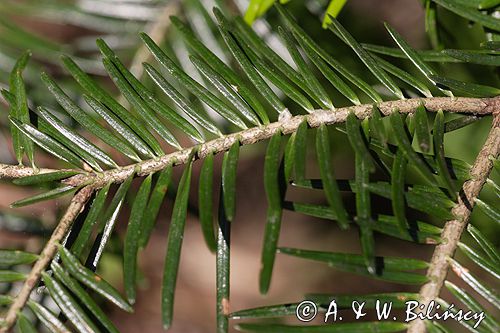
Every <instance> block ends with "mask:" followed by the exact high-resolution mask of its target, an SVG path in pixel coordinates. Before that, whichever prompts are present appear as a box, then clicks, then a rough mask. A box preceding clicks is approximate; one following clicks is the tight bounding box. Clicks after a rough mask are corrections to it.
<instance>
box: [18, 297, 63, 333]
mask: <svg viewBox="0 0 500 333" xmlns="http://www.w3.org/2000/svg"><path fill="white" fill-rule="evenodd" d="M27 304H28V306H29V308H30V309H31V311H33V313H34V314H35V316H36V317H37V318H38V319H39V320H40V322H41V323H42V324H44V325H45V326H46V327H47V328H48V329H49V330H50V332H54V333H67V332H70V331H69V330H68V329H67V328H66V326H64V324H63V323H61V321H60V320H59V319H58V318H57V316H56V315H55V314H53V313H52V312H51V311H50V310H48V309H47V308H45V307H43V306H41V305H39V304H38V303H35V302H33V301H28V303H27Z"/></svg>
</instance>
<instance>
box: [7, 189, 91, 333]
mask: <svg viewBox="0 0 500 333" xmlns="http://www.w3.org/2000/svg"><path fill="white" fill-rule="evenodd" d="M93 191H94V188H92V187H90V186H87V187H84V188H83V189H81V190H80V191H79V192H78V193H77V194H76V195H75V196H74V197H73V199H72V200H71V203H70V205H69V206H68V209H67V210H66V212H65V213H64V215H63V217H62V218H61V220H60V221H59V224H58V225H57V227H56V228H55V230H54V232H53V233H52V236H51V237H50V239H49V241H48V242H47V244H46V245H45V247H44V248H43V251H42V253H41V254H40V258H39V259H38V260H37V261H36V262H35V264H34V265H33V268H32V269H31V272H30V273H29V275H28V277H27V278H26V281H25V282H24V284H23V286H22V288H21V291H20V292H19V294H18V295H17V296H16V297H15V299H14V302H13V303H12V305H11V306H10V308H9V310H8V311H7V314H6V316H5V319H4V322H3V326H2V327H0V333H6V332H8V331H9V329H10V328H11V327H12V326H13V325H14V324H15V322H16V319H17V313H18V312H20V311H22V309H23V308H24V306H25V305H26V303H27V302H28V300H29V297H30V295H31V292H32V291H33V289H34V288H35V287H36V286H37V284H38V281H39V280H40V277H41V275H42V272H43V271H44V270H45V269H46V268H47V266H48V265H49V264H50V262H51V261H52V259H53V258H54V256H55V254H56V253H57V244H58V243H59V242H60V241H61V240H62V239H63V238H64V236H65V235H66V234H67V232H68V230H69V229H70V228H71V225H72V224H73V221H74V220H75V219H76V217H77V216H78V214H80V212H81V211H82V210H83V208H84V207H85V204H86V203H87V200H88V199H89V198H90V196H91V195H92V192H93Z"/></svg>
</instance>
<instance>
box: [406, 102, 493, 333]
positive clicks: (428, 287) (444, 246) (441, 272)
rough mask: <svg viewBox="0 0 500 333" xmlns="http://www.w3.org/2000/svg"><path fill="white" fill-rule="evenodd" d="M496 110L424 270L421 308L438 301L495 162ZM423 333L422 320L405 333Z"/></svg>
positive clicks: (423, 323)
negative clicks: (489, 128) (486, 135)
mask: <svg viewBox="0 0 500 333" xmlns="http://www.w3.org/2000/svg"><path fill="white" fill-rule="evenodd" d="M499 106H500V104H497V108H496V110H494V117H493V124H492V127H491V130H490V133H489V135H488V138H487V139H486V142H485V143H484V145H483V148H482V149H481V151H480V152H479V155H478V156H477V158H476V161H475V162H474V165H473V166H472V168H471V170H470V176H471V178H470V179H469V180H467V181H466V182H465V183H464V185H463V187H462V190H461V191H460V196H459V199H458V203H457V205H456V206H455V207H454V208H453V210H452V212H453V215H454V216H455V219H454V220H452V221H448V222H446V224H445V226H444V228H443V231H442V232H441V239H442V243H440V244H439V245H437V246H436V248H435V250H434V254H433V255H432V259H431V263H430V266H429V269H428V270H427V277H428V279H429V282H427V283H426V284H425V285H423V286H422V288H421V289H420V294H419V295H420V298H419V301H420V303H421V304H425V305H428V304H429V302H430V301H432V300H436V299H437V298H438V297H439V293H440V291H441V288H442V287H443V284H444V281H445V279H446V275H447V273H448V270H449V262H448V259H449V258H451V257H453V255H454V253H455V251H456V249H457V246H458V242H459V241H460V237H461V236H462V233H463V232H464V230H465V227H466V226H467V223H468V222H469V219H470V216H471V213H472V209H473V208H474V205H475V200H476V198H477V197H478V196H479V193H480V192H481V189H482V188H483V186H484V183H485V182H486V180H487V179H488V177H489V174H490V172H491V169H492V168H493V161H492V159H491V158H492V157H493V158H495V159H496V158H498V154H499V151H500V126H499V124H500V107H499ZM425 331H426V328H425V322H424V321H423V320H414V321H413V322H412V323H411V325H410V327H409V329H408V333H422V332H425Z"/></svg>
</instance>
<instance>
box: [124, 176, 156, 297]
mask: <svg viewBox="0 0 500 333" xmlns="http://www.w3.org/2000/svg"><path fill="white" fill-rule="evenodd" d="M152 178H153V174H150V175H149V176H148V177H146V179H144V181H143V182H142V184H141V186H140V187H139V190H138V191H137V195H136V197H135V198H134V203H133V204H132V209H131V211H130V218H129V221H128V226H127V233H126V234H125V240H124V242H123V281H124V284H125V294H126V295H127V299H128V302H129V303H130V304H134V303H135V298H136V293H135V286H136V275H137V253H138V251H139V240H140V238H141V233H142V227H143V226H142V222H143V216H144V214H145V211H146V210H147V209H148V198H149V193H150V191H151V179H152Z"/></svg>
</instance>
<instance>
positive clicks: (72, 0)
mask: <svg viewBox="0 0 500 333" xmlns="http://www.w3.org/2000/svg"><path fill="white" fill-rule="evenodd" d="M425 3H426V1H419V0H377V1H366V0H349V1H347V3H346V5H345V7H344V8H343V10H342V12H341V13H340V14H339V20H340V22H341V23H342V24H343V25H344V26H345V27H346V28H347V30H349V31H350V32H351V33H352V34H353V35H354V36H355V37H356V38H357V39H358V40H359V41H360V42H364V43H370V44H378V45H387V46H391V47H394V46H395V45H394V44H393V42H392V39H391V38H390V36H389V34H387V33H386V31H385V29H384V26H383V24H382V22H383V21H386V22H388V23H390V24H391V25H392V26H394V27H395V28H396V29H397V30H398V31H399V32H400V33H401V34H402V35H403V36H404V37H405V38H406V39H407V40H408V41H409V43H410V44H411V45H412V46H413V47H415V48H416V49H431V48H433V46H434V47H435V48H437V49H439V48H443V47H444V48H455V49H477V48H478V47H479V45H480V44H481V43H483V42H485V41H486V40H491V39H493V40H495V39H496V38H498V37H497V36H494V35H491V34H490V33H488V32H485V31H484V30H483V29H482V28H481V27H480V26H479V25H477V24H473V23H471V22H469V21H468V20H466V19H464V18H461V17H459V16H457V15H455V14H452V13H450V12H449V11H447V10H445V9H443V8H441V7H438V8H437V15H438V17H439V42H438V43H434V45H433V43H431V41H430V40H429V38H428V35H427V34H426V32H425V16H426V11H425V8H424V5H425ZM215 5H220V6H221V8H224V9H225V10H227V11H228V12H229V13H231V14H232V15H235V14H236V13H238V12H240V13H243V12H244V10H245V9H246V8H247V6H248V1H246V0H236V1H223V0H219V1H214V0H185V1H176V0H22V1H21V0H2V1H1V2H0V85H2V87H6V85H7V83H8V73H9V72H10V70H11V69H12V67H13V64H14V63H15V59H16V58H17V57H18V56H19V55H20V54H21V52H23V51H24V50H26V49H30V50H31V51H32V53H33V58H34V60H35V61H31V62H30V64H29V66H28V68H27V70H26V72H25V79H26V83H27V89H28V92H29V98H30V103H31V104H32V106H37V105H42V104H43V105H45V106H52V107H53V109H54V110H56V111H57V108H58V106H56V103H55V101H54V100H53V98H52V96H51V95H50V94H48V93H47V91H46V88H45V87H44V86H43V85H42V84H40V77H39V73H40V72H41V71H42V70H44V71H47V72H49V73H50V74H52V75H53V76H55V77H56V78H57V80H58V82H59V83H60V84H61V86H62V87H63V88H64V90H65V91H66V92H68V93H69V94H70V95H71V96H72V97H74V98H75V99H76V100H78V98H79V97H78V93H77V92H76V89H75V86H76V84H75V82H74V81H73V79H71V78H69V77H68V76H67V73H66V72H65V71H64V69H62V67H61V66H60V60H59V57H60V55H61V54H69V55H71V56H72V57H73V59H75V61H76V62H77V63H78V64H79V65H81V66H82V68H84V69H85V70H86V71H87V72H89V73H91V74H93V75H94V76H95V77H96V78H98V79H99V80H100V81H101V82H102V84H105V85H107V86H108V87H109V89H113V88H112V85H111V84H109V82H108V80H109V79H108V78H107V76H105V75H104V73H105V72H104V69H103V66H102V64H101V62H100V54H99V52H98V48H97V47H96V45H95V40H96V39H97V38H103V39H104V40H105V41H106V42H107V43H108V44H109V45H110V46H111V47H112V48H113V49H114V50H115V51H116V52H117V54H118V55H119V56H120V58H121V59H122V60H124V61H125V62H126V63H127V64H129V65H130V66H131V68H132V70H131V71H132V73H134V74H135V75H137V76H139V77H142V79H143V80H142V81H143V82H145V83H146V85H147V86H148V87H150V88H152V89H157V88H155V87H156V86H155V85H152V84H151V82H150V81H149V79H147V78H145V77H143V76H142V72H141V69H140V66H139V67H137V63H138V64H139V65H140V64H141V63H142V61H146V60H148V61H151V60H152V59H150V55H149V54H148V53H146V54H145V52H144V50H143V47H142V46H141V45H142V44H141V43H140V39H139V37H138V33H139V32H140V31H146V32H147V33H149V34H151V35H152V36H154V37H153V38H155V37H156V40H157V41H159V42H161V43H162V46H163V47H164V48H165V49H166V50H167V51H168V53H169V55H172V56H174V57H175V58H176V59H177V61H178V63H179V64H181V65H182V66H183V67H184V69H185V70H186V71H187V72H188V73H189V74H190V75H193V76H194V77H195V78H197V79H200V78H199V75H198V74H197V72H196V71H195V70H194V68H192V65H190V64H189V62H188V61H186V55H187V46H186V45H184V44H183V42H182V41H181V40H180V38H178V37H179V36H178V33H177V32H176V31H175V29H171V28H170V26H169V22H170V20H169V19H168V17H169V16H170V15H174V14H175V15H179V16H184V17H185V18H187V20H186V21H187V22H189V24H190V25H191V27H192V28H193V29H194V31H195V32H196V33H197V34H198V35H199V36H200V38H201V39H202V41H203V42H204V43H205V44H206V45H208V46H209V47H210V49H211V50H212V51H213V52H215V53H216V54H217V55H219V56H220V57H221V58H222V59H227V58H228V51H227V50H225V49H224V48H221V47H220V45H222V44H220V43H218V38H220V37H218V36H219V35H218V34H216V33H215V31H216V27H215V25H213V22H212V24H211V19H210V18H211V16H212V11H211V8H212V7H213V6H215ZM287 6H288V8H289V9H290V10H291V11H292V13H293V15H294V16H295V17H297V18H298V22H299V24H300V25H301V26H302V27H303V28H304V29H305V30H306V31H307V32H308V33H309V34H310V35H311V37H313V39H314V40H316V41H318V42H319V44H320V45H321V46H322V47H323V48H325V49H326V50H327V51H329V52H330V53H331V54H332V55H334V56H335V58H336V59H338V60H339V61H340V62H342V63H343V64H345V65H347V66H348V67H349V68H350V69H351V70H352V71H353V72H355V73H356V74H358V75H359V76H361V77H363V79H365V80H366V81H367V82H369V83H371V84H372V85H374V86H375V87H376V88H377V91H378V92H379V93H381V94H382V95H384V94H386V95H387V92H386V91H385V90H384V88H383V87H382V86H380V84H379V83H378V81H376V79H375V78H374V77H372V76H371V75H369V74H368V73H367V70H366V68H365V67H364V66H363V65H362V63H361V62H359V61H358V59H357V58H356V57H354V56H353V52H352V50H351V49H350V48H349V47H348V46H347V45H345V44H344V43H342V42H340V40H338V39H336V38H335V37H334V35H333V34H332V33H331V32H329V31H327V30H324V29H322V26H321V21H322V19H323V14H324V12H325V10H326V9H327V7H328V1H326V0H310V1H297V0H295V1H290V2H289V3H288V4H287ZM265 17H266V19H267V22H266V21H263V20H257V21H256V22H254V27H255V29H256V30H257V31H258V32H259V33H260V34H261V35H263V36H265V39H266V40H267V41H268V42H269V43H270V44H271V45H272V46H273V47H274V48H275V49H276V50H277V51H278V52H280V54H285V52H284V49H283V47H282V46H280V43H279V41H278V39H277V37H276V35H275V34H274V32H273V31H276V30H271V29H270V26H272V27H276V26H278V25H279V24H280V22H279V19H278V15H277V13H276V12H275V10H273V9H271V10H270V11H269V12H267V13H266V14H265ZM385 59H386V60H390V61H391V62H392V63H394V64H396V65H397V66H399V67H401V68H403V69H405V70H406V71H408V72H409V73H412V74H414V75H417V74H418V73H417V72H418V71H417V69H416V68H415V67H414V66H413V65H412V64H411V63H410V62H409V61H408V60H403V59H395V58H390V57H385ZM134 65H135V66H136V67H134ZM432 65H433V67H434V68H435V69H436V71H437V72H438V73H445V74H446V75H447V76H449V77H451V78H454V79H458V80H463V81H466V82H475V83H481V84H486V85H490V86H493V87H499V86H500V79H499V73H500V72H499V68H492V67H488V66H480V65H474V64H464V63H452V62H443V63H441V62H434V63H432ZM325 86H329V87H331V86H330V85H325ZM328 93H329V94H330V96H331V97H332V100H333V101H334V103H335V105H336V106H337V107H341V106H345V105H349V101H348V100H347V99H345V97H343V96H341V95H340V94H339V93H338V92H337V91H335V90H333V89H331V90H330V91H328ZM115 94H116V95H117V94H118V93H117V92H116V91H115ZM157 95H158V96H162V94H157ZM361 102H362V103H369V102H370V101H369V100H362V101H361ZM81 104H82V106H84V103H81ZM1 108H2V112H0V161H2V162H3V163H12V164H13V163H14V161H15V158H14V155H13V153H12V148H11V143H10V138H9V137H10V134H9V130H8V127H7V125H8V119H7V113H8V112H7V106H6V104H5V103H2V106H1ZM208 112H210V110H208ZM449 117H452V115H449ZM66 121H68V122H69V121H70V120H69V119H66ZM219 122H222V120H221V119H219ZM489 122H490V120H487V119H484V120H481V121H478V122H476V123H475V124H473V125H471V126H467V127H465V128H463V129H461V130H458V131H454V132H452V133H450V134H447V136H446V141H445V142H446V148H445V150H446V153H447V156H449V157H455V158H459V159H462V160H464V161H467V162H468V163H472V162H473V161H474V159H475V157H476V155H477V153H478V151H479V149H480V148H481V145H482V143H483V142H484V139H485V137H486V135H487V133H488V128H489V127H490V125H491V124H490V123H489ZM73 125H75V124H73ZM75 126H76V125H75ZM332 132H335V133H334V134H333V136H332V142H333V143H334V144H333V147H334V155H335V163H336V165H337V166H338V167H337V173H338V176H339V178H351V177H352V176H353V173H354V172H353V165H354V162H353V154H352V151H351V149H350V148H349V144H348V142H347V138H346V136H345V135H343V134H342V133H340V131H332ZM313 139H314V138H310V140H313ZM311 144H312V142H311ZM264 149H265V145H263V144H258V145H253V146H251V147H247V148H246V149H243V150H242V156H241V162H240V163H241V164H240V166H239V168H238V196H239V197H240V198H243V197H244V199H242V200H240V201H239V205H238V212H237V214H238V215H237V217H236V222H237V223H235V226H234V229H233V232H234V236H233V248H232V251H233V254H232V276H231V283H232V299H233V304H232V308H233V307H234V309H239V308H248V307H254V306H258V305H263V304H272V303H279V302H286V301H288V300H297V299H300V298H301V297H302V296H303V295H304V294H305V293H308V292H331V293H339V292H349V291H351V292H356V293H363V292H367V291H369V290H373V289H378V290H379V291H381V292H382V291H391V285H388V284H386V283H380V282H377V281H373V280H369V279H365V278H362V277H352V276H351V275H349V274H346V273H340V272H333V271H331V270H324V269H323V267H321V265H317V264H314V263H310V262H307V261H305V262H303V261H294V260H293V258H287V257H280V259H279V260H278V261H277V264H276V265H277V266H276V269H275V277H274V282H273V287H272V289H271V292H270V294H269V295H268V296H267V297H266V299H265V300H263V299H262V298H261V297H260V296H258V292H257V290H258V287H257V274H256V272H258V270H259V260H260V258H259V256H258V255H256V253H258V252H259V251H260V247H261V239H262V233H263V227H264V221H265V210H266V203H265V199H264V196H263V195H262V193H263V185H262V170H261V169H262V165H263V163H262V162H263V152H264ZM39 156H44V155H42V154H40V155H39ZM39 161H40V162H39V165H40V166H45V167H51V166H54V165H53V163H56V162H55V161H54V160H52V159H49V158H47V159H45V160H44V159H43V158H40V159H39ZM218 163H219V164H220V160H218ZM195 168H199V165H197V164H195ZM308 168H309V170H310V173H311V176H313V175H318V171H317V169H316V168H317V167H316V166H315V165H314V163H311V165H309V166H308ZM216 170H219V168H216ZM194 174H195V175H198V172H194ZM499 176H500V175H499V174H498V173H496V174H495V172H493V178H496V179H497V180H498V179H499ZM313 178H314V177H313ZM176 179H178V177H177V178H176ZM194 183H195V184H194V185H195V186H196V184H197V180H194ZM32 191H33V189H27V188H18V187H14V186H13V185H8V184H6V183H4V182H1V183H0V243H1V244H2V247H3V248H23V249H25V250H27V251H33V252H38V249H39V248H40V247H41V245H42V244H43V239H44V237H46V236H47V235H48V232H47V231H48V230H50V229H51V228H52V227H53V225H51V223H53V222H52V221H56V220H57V219H55V218H54V217H55V216H57V215H59V214H60V208H62V207H64V206H65V203H64V202H48V203H43V204H37V205H35V206H33V207H30V208H29V209H25V210H23V209H21V210H16V211H15V212H14V211H13V210H11V209H10V208H8V205H9V204H10V203H11V202H13V201H15V200H17V199H19V198H21V197H26V196H28V193H31V192H32ZM290 195H291V197H292V198H293V199H296V200H297V201H301V202H304V201H308V202H321V200H324V198H322V196H320V195H316V194H311V192H305V191H304V192H302V191H300V190H294V191H293V192H292V193H291V194H290ZM170 196H171V197H174V196H175V194H174V193H172V194H170ZM214 196H215V195H214ZM481 196H482V197H485V198H486V199H485V201H487V200H488V199H492V200H494V194H493V193H491V192H490V191H489V190H488V189H485V191H483V193H482V195H481ZM193 199H194V198H193ZM301 199H302V200H301ZM497 201H498V200H497ZM192 202H194V204H193V207H191V209H190V213H191V214H190V217H189V221H188V224H187V229H186V236H185V245H184V247H185V249H186V250H185V251H183V254H182V256H183V257H182V260H181V270H180V276H179V286H178V291H177V293H178V296H177V298H176V299H177V304H176V313H177V320H176V322H175V323H174V327H173V328H172V332H183V333H189V332H207V331H211V330H212V328H213V326H214V325H213V322H214V320H215V310H214V302H213V299H214V294H215V290H214V278H215V273H214V269H215V268H214V265H213V262H214V256H213V254H211V253H210V252H209V251H208V250H207V249H206V247H205V246H204V243H203V240H202V235H201V233H200V231H199V228H198V227H197V225H196V212H197V209H196V207H195V206H196V202H195V200H193V201H192ZM165 205H166V206H167V207H168V209H167V207H165V210H164V211H165V212H170V209H171V201H169V202H167V203H166V204H165ZM373 206H374V207H377V210H380V211H383V210H384V209H390V203H389V202H388V201H380V202H374V204H373ZM414 214H416V215H415V217H418V213H414ZM126 215H127V214H123V216H122V217H121V218H122V219H123V220H124V221H126V218H127V216H126ZM168 220H169V216H167V215H166V214H163V215H161V214H160V218H159V223H158V226H157V231H156V232H155V234H154V236H153V239H152V241H151V243H150V245H149V246H148V249H147V250H146V252H144V253H143V256H142V259H141V264H140V265H141V268H142V270H141V271H140V273H139V274H140V276H141V281H142V282H141V286H142V289H143V290H142V292H141V293H139V300H138V303H137V305H136V306H137V309H136V312H135V314H134V315H126V316H125V317H122V316H123V315H122V314H119V313H117V314H116V318H114V319H115V320H114V321H115V322H116V323H117V325H118V327H119V329H120V330H121V331H122V332H124V333H126V332H137V331H139V330H141V331H143V332H161V327H160V322H161V321H160V320H159V319H158V317H159V316H160V313H159V309H158V304H159V301H158V299H159V292H158V291H159V285H160V281H161V267H162V263H163V255H157V254H158V253H161V254H163V253H164V252H165V251H164V246H165V239H166V229H167V226H166V222H167V221H168ZM283 220H284V227H283V230H282V235H281V241H280V242H282V243H283V244H286V245H287V246H297V247H307V245H311V246H312V245H313V244H314V247H315V248H318V249H321V250H339V249H342V250H343V251H351V252H356V251H359V248H358V246H359V245H358V242H357V241H355V239H356V238H357V235H356V232H355V231H354V230H353V231H352V232H343V233H342V234H339V233H338V229H337V227H332V226H331V224H329V223H325V222H324V221H321V220H315V219H313V218H307V217H305V216H302V215H299V214H294V213H291V212H288V213H286V214H285V216H284V218H283ZM436 222H438V221H436ZM473 224H474V225H476V226H478V227H480V229H481V230H482V231H483V233H485V234H489V235H490V236H492V237H490V238H493V239H495V241H496V243H495V245H498V244H499V240H500V239H499V237H498V234H497V235H492V233H494V232H495V231H494V229H493V228H492V227H491V223H488V221H487V219H486V218H485V216H484V215H483V214H482V213H481V212H480V211H478V210H475V211H474V214H473ZM118 228H119V229H118V230H119V232H118V233H117V235H116V237H117V239H116V241H115V242H114V243H113V244H112V245H114V246H110V247H109V250H108V253H107V255H106V256H105V258H104V259H103V262H102V264H101V268H100V269H101V273H102V274H103V275H104V276H105V278H106V279H107V280H108V281H110V282H116V283H117V284H120V281H116V279H120V277H121V274H115V272H116V271H121V268H117V267H118V266H119V265H121V258H120V256H119V255H118V254H119V253H120V251H121V248H120V246H121V242H119V241H118V240H119V239H120V238H121V237H123V230H124V229H125V228H124V225H119V227H118ZM120 228H121V231H122V233H120ZM496 230H498V229H496ZM40 236H42V237H40ZM377 238H378V241H379V242H378V245H377V250H378V251H380V253H381V254H384V255H391V254H392V255H394V254H397V253H398V252H400V251H405V253H409V252H410V251H414V253H415V256H416V257H419V258H425V259H428V258H429V255H430V254H431V252H430V251H431V249H430V248H429V247H423V246H419V245H414V244H408V243H403V242H401V241H397V240H394V239H392V238H388V237H383V236H377ZM311 246H310V247H311ZM291 274H293V276H294V279H293V280H292V279H289V277H290V276H291ZM405 288H407V291H416V290H414V289H412V287H405ZM397 290H398V291H402V290H401V288H399V289H397ZM207 309H208V310H207Z"/></svg>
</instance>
